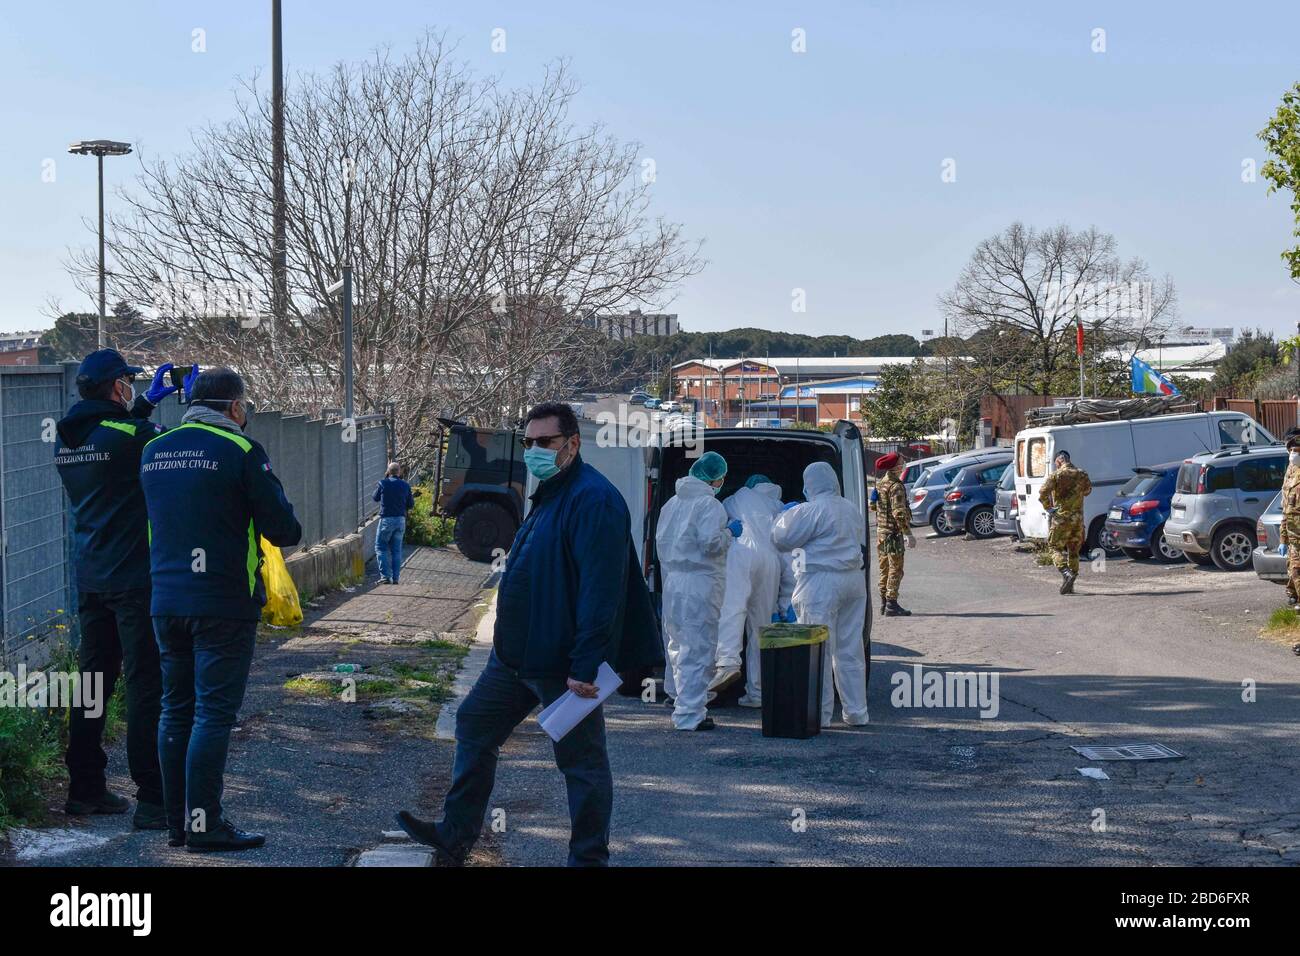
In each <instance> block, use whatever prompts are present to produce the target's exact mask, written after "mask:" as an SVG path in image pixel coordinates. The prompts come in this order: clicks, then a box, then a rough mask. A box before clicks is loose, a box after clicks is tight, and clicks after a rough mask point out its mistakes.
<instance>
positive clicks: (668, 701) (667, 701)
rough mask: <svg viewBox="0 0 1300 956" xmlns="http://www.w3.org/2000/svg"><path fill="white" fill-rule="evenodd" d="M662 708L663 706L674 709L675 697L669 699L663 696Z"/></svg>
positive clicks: (675, 704) (665, 695)
mask: <svg viewBox="0 0 1300 956" xmlns="http://www.w3.org/2000/svg"><path fill="white" fill-rule="evenodd" d="M664 706H665V707H676V706H677V698H675V697H669V696H668V695H667V694H664Z"/></svg>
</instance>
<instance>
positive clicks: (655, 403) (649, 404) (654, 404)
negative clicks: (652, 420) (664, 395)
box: [645, 396, 659, 408]
mask: <svg viewBox="0 0 1300 956" xmlns="http://www.w3.org/2000/svg"><path fill="white" fill-rule="evenodd" d="M645 407H646V408H658V407H659V399H657V398H655V397H654V396H649V397H647V398H646V400H645Z"/></svg>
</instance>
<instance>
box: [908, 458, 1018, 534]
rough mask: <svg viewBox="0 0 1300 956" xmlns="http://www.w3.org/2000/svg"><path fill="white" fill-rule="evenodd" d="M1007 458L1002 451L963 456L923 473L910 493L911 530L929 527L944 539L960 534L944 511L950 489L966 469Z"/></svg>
mask: <svg viewBox="0 0 1300 956" xmlns="http://www.w3.org/2000/svg"><path fill="white" fill-rule="evenodd" d="M1005 457H1007V452H1006V449H1003V448H998V449H994V450H980V451H971V452H964V453H962V454H960V455H956V456H954V457H952V458H948V459H945V460H944V461H941V462H938V463H936V464H935V465H932V466H931V467H930V468H927V469H926V470H925V471H923V472H921V475H920V477H918V478H917V479H916V482H915V483H914V484H913V485H912V486H911V488H909V489H908V492H907V494H908V498H907V506H908V508H909V509H911V512H912V515H911V520H912V527H913V528H919V527H921V526H922V525H926V524H928V525H929V526H930V527H931V528H933V529H934V531H935V533H936V534H938V535H939V536H941V537H943V536H946V535H950V534H957V532H959V531H961V526H960V525H958V526H953V525H952V524H950V523H949V522H948V512H946V511H944V510H943V504H944V501H943V496H944V493H945V492H946V491H947V490H948V486H949V485H950V484H952V481H953V479H954V478H956V477H957V475H958V473H960V472H961V470H962V469H963V468H965V467H966V466H967V465H976V464H979V463H980V462H985V461H989V460H990V459H993V458H997V459H1002V458H1005Z"/></svg>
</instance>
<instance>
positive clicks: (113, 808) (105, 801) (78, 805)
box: [63, 790, 131, 817]
mask: <svg viewBox="0 0 1300 956" xmlns="http://www.w3.org/2000/svg"><path fill="white" fill-rule="evenodd" d="M130 809H131V801H130V800H128V799H127V798H126V797H119V796H118V795H117V794H115V793H114V792H113V791H112V790H105V791H104V792H103V793H101V794H100V795H99V796H97V797H90V798H88V799H76V798H73V797H68V802H67V803H65V804H64V805H63V812H64V813H66V814H68V815H69V816H73V817H86V816H90V815H91V814H92V813H126V811H128V810H130Z"/></svg>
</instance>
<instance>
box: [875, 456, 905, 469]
mask: <svg viewBox="0 0 1300 956" xmlns="http://www.w3.org/2000/svg"><path fill="white" fill-rule="evenodd" d="M898 462H899V458H898V452H896V451H891V452H890V453H889V454H888V455H881V456H880V457H879V458H877V459H876V471H889V469H891V468H893V467H894V466H895V465H897V464H898Z"/></svg>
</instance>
